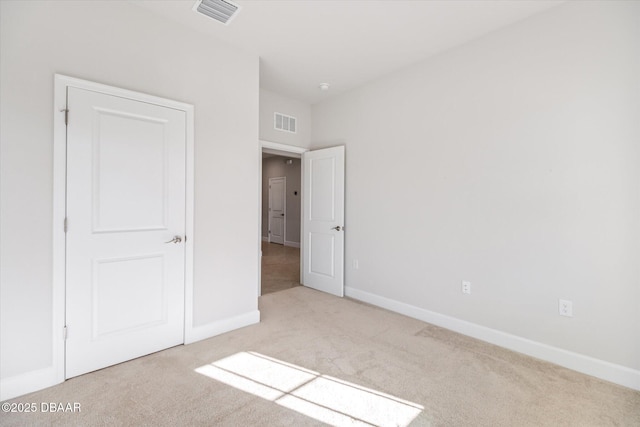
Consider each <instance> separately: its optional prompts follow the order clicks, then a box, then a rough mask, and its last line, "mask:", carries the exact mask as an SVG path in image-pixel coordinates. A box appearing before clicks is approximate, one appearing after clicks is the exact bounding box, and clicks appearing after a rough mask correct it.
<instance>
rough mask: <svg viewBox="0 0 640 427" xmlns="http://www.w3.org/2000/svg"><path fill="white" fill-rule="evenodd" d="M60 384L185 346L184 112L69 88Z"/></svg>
mask: <svg viewBox="0 0 640 427" xmlns="http://www.w3.org/2000/svg"><path fill="white" fill-rule="evenodd" d="M68 108H69V115H70V116H69V117H70V120H69V125H68V127H67V218H68V232H67V236H66V237H67V285H66V286H67V287H66V295H67V296H66V298H67V302H66V322H67V328H68V338H67V341H66V377H67V378H70V377H73V376H76V375H81V374H83V373H86V372H90V371H93V370H96V369H100V368H103V367H105V366H109V365H112V364H115V363H120V362H123V361H125V360H130V359H133V358H136V357H139V356H142V355H145V354H149V353H152V352H155V351H159V350H162V349H165V348H168V347H171V346H174V345H177V344H181V343H183V342H184V267H185V249H184V243H183V242H180V243H168V244H165V242H167V241H169V240H171V239H172V238H173V237H174V236H175V235H178V236H184V231H185V149H186V139H185V135H186V133H185V129H186V118H185V113H184V112H183V111H178V110H174V109H171V108H167V107H162V106H158V105H153V104H148V103H144V102H139V101H134V100H131V99H126V98H121V97H116V96H111V95H106V94H102V93H98V92H93V91H88V90H83V89H78V88H71V87H70V88H69V89H68Z"/></svg>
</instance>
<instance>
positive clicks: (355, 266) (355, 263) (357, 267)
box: [353, 259, 360, 270]
mask: <svg viewBox="0 0 640 427" xmlns="http://www.w3.org/2000/svg"><path fill="white" fill-rule="evenodd" d="M359 268H360V265H359V263H358V260H357V259H354V260H353V269H354V270H357V269H359Z"/></svg>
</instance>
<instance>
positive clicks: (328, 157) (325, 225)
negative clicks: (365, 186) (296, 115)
mask: <svg viewBox="0 0 640 427" xmlns="http://www.w3.org/2000/svg"><path fill="white" fill-rule="evenodd" d="M302 159H303V162H302V179H303V188H304V191H303V192H302V194H303V204H302V217H303V220H302V236H301V237H302V245H303V248H304V249H303V260H302V284H303V285H305V286H308V287H310V288H313V289H317V290H319V291H323V292H327V293H330V294H333V295H337V296H339V297H342V296H344V146H339V147H332V148H326V149H322V150H315V151H307V152H305V153H304V154H303V156H302Z"/></svg>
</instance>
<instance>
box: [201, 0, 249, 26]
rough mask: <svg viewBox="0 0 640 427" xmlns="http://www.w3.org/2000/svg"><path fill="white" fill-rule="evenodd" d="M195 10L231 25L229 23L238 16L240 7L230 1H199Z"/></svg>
mask: <svg viewBox="0 0 640 427" xmlns="http://www.w3.org/2000/svg"><path fill="white" fill-rule="evenodd" d="M193 10H194V11H196V12H198V13H200V14H202V15H205V16H208V17H209V18H211V19H215V20H216V21H218V22H222V23H223V24H225V25H229V22H231V20H232V19H233V18H234V17H235V16H236V15H237V14H238V12H239V11H240V6H238V5H237V4H235V3H233V2H230V1H228V0H198V1H197V2H196V4H194V5H193Z"/></svg>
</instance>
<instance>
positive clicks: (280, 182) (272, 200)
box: [269, 177, 287, 245]
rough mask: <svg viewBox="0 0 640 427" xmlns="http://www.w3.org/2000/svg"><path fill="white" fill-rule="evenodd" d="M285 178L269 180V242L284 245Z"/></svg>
mask: <svg viewBox="0 0 640 427" xmlns="http://www.w3.org/2000/svg"><path fill="white" fill-rule="evenodd" d="M286 180H287V179H286V178H285V177H280V178H269V242H270V243H279V244H281V245H284V233H285V227H286V225H285V224H286V216H285V215H286V212H285V210H286V187H287V181H286Z"/></svg>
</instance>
